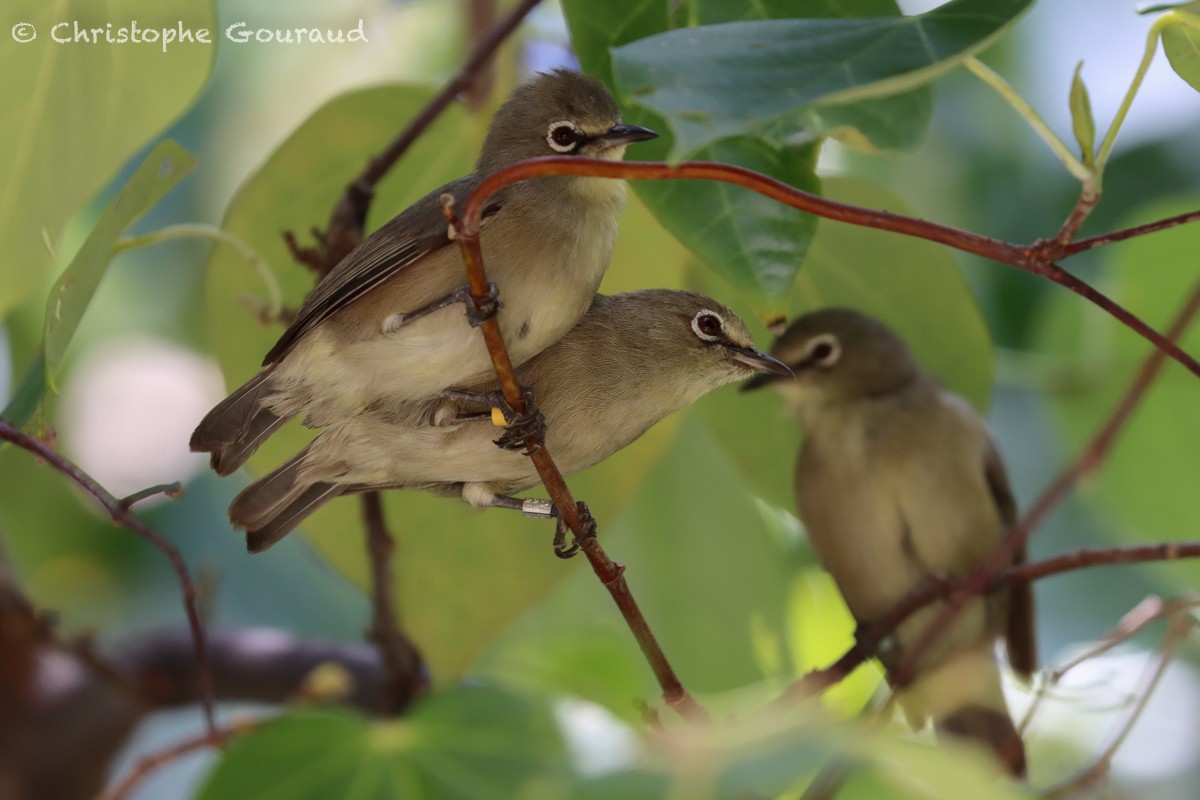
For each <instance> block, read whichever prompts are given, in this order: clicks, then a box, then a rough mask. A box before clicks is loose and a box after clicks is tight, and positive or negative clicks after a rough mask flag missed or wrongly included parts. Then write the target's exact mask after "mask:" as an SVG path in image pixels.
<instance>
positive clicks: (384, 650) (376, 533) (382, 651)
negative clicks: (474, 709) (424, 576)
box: [362, 492, 429, 713]
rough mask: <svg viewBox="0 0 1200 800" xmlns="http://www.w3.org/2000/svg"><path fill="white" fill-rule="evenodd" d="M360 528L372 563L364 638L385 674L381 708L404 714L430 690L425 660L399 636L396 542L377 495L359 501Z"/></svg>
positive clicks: (412, 645)
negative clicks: (394, 560) (394, 579)
mask: <svg viewBox="0 0 1200 800" xmlns="http://www.w3.org/2000/svg"><path fill="white" fill-rule="evenodd" d="M362 512H363V524H364V525H365V527H366V529H367V553H368V554H369V555H370V558H369V559H368V560H369V561H370V563H371V607H372V609H373V611H372V617H371V628H370V630H369V631H368V632H367V637H368V638H369V639H370V640H371V641H372V642H374V643H375V646H376V647H377V648H379V655H380V656H381V657H382V659H383V667H384V672H385V674H386V681H385V686H384V687H383V697H382V699H383V706H384V708H386V709H387V710H389V711H390V712H392V713H400V712H401V711H403V710H404V709H405V708H406V707H407V706H408V704H409V703H411V702H412V701H413V699H414V698H415V697H416V696H417V695H419V694H421V693H422V692H423V691H424V690H425V689H427V688H428V687H429V678H428V675H427V674H426V671H425V664H424V660H423V659H422V658H421V653H420V651H418V650H417V647H416V645H415V644H413V643H412V642H411V641H410V640H409V639H408V637H406V636H405V635H404V634H403V633H401V632H400V623H399V621H398V620H397V619H396V605H395V596H394V593H393V591H392V573H391V565H392V553H393V551H394V550H395V549H396V542H395V540H394V539H392V536H391V534H390V533H388V530H387V524H386V523H385V522H384V519H383V502H382V500H381V499H380V497H379V492H367V493H366V494H364V495H363V497H362Z"/></svg>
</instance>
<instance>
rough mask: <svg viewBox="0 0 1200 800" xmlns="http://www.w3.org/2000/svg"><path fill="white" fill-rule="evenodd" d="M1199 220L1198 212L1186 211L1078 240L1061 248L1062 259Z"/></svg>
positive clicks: (1199, 213) (1199, 214) (1199, 212)
mask: <svg viewBox="0 0 1200 800" xmlns="http://www.w3.org/2000/svg"><path fill="white" fill-rule="evenodd" d="M1197 220H1200V211H1188V212H1187V213H1186V214H1177V215H1175V216H1173V217H1167V218H1166V219H1159V220H1155V221H1154V222H1147V223H1146V224H1145V225H1135V226H1134V227H1132V228H1124V229H1122V230H1119V231H1112V232H1111V233H1102V234H1100V235H1099V236H1091V237H1088V238H1087V239H1079V240H1077V241H1074V242H1072V243H1071V244H1069V245H1067V246H1066V247H1064V248H1063V252H1062V256H1061V257H1062V258H1068V257H1070V256H1073V255H1075V254H1076V253H1082V252H1083V251H1085V250H1091V249H1092V248H1095V247H1101V246H1103V245H1106V244H1113V243H1115V242H1123V241H1125V240H1126V239H1132V238H1133V237H1135V236H1145V235H1146V234H1148V233H1157V232H1158V231H1162V230H1166V229H1167V228H1175V227H1178V226H1179V225H1186V224H1187V223H1189V222H1196V221H1197Z"/></svg>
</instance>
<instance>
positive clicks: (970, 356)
mask: <svg viewBox="0 0 1200 800" xmlns="http://www.w3.org/2000/svg"><path fill="white" fill-rule="evenodd" d="M826 192H827V194H828V195H829V196H830V197H833V198H835V199H838V200H841V201H842V202H847V203H853V204H856V205H862V206H867V207H871V208H887V209H890V210H892V211H899V212H901V213H903V211H904V208H905V204H904V202H903V201H902V200H901V199H900V198H899V197H897V196H896V195H894V194H892V193H891V192H890V191H888V190H886V189H883V188H882V187H878V186H874V185H872V184H869V183H866V182H864V181H859V180H855V179H849V178H838V179H831V180H828V181H827V182H826ZM699 288H701V289H704V290H709V291H711V292H712V293H714V294H716V295H717V296H718V297H721V296H723V295H722V293H721V290H720V288H719V287H715V286H712V285H711V281H709V282H704V281H701V282H700V283H699ZM789 301H790V305H791V307H792V308H796V309H802V310H813V309H817V308H821V307H824V306H831V305H843V306H849V307H851V308H856V309H858V310H860V311H863V312H864V313H867V314H871V315H872V316H876V317H879V318H880V319H882V320H883V321H884V322H886V323H887V324H889V325H890V326H892V327H893V328H894V329H895V330H896V331H897V332H898V333H899V334H900V335H901V336H903V337H904V339H905V341H907V342H908V344H909V346H910V347H911V348H912V349H913V352H914V353H915V354H916V356H917V360H918V361H920V362H921V364H922V365H923V366H924V367H925V368H926V369H928V370H929V371H930V372H932V373H933V374H934V375H936V376H938V378H940V379H941V380H942V382H943V383H944V384H945V385H946V386H947V387H948V388H950V389H951V390H953V391H955V392H958V393H959V394H961V395H963V396H964V397H966V398H967V399H968V400H969V401H970V402H971V403H972V404H974V405H975V406H976V407H977V408H984V407H986V405H987V400H988V396H989V394H990V392H991V385H992V374H993V363H992V347H991V340H990V338H989V336H988V331H987V326H986V325H985V324H984V322H983V318H982V316H981V315H980V312H979V307H978V305H977V304H976V302H975V298H974V296H973V295H972V294H971V291H970V289H969V288H968V286H967V284H966V282H965V281H964V280H963V277H962V274H961V273H960V272H959V269H958V266H957V264H956V263H955V261H954V258H953V257H952V256H951V255H950V253H949V252H948V251H947V250H946V248H944V247H942V246H940V245H936V244H933V243H931V242H926V241H922V240H919V239H913V238H909V237H905V236H899V235H897V234H892V233H886V232H883V231H876V230H871V229H869V228H860V227H857V226H850V225H822V226H821V228H820V229H819V230H818V232H817V237H816V239H815V240H814V241H813V245H812V248H811V249H810V252H809V259H808V263H807V264H806V266H805V269H804V272H803V273H801V275H800V279H799V280H798V282H797V285H796V288H795V289H794V291H793V293H792V294H791V296H790V297H789ZM734 310H735V311H736V310H738V309H737V307H736V306H735V308H734ZM759 341H760V343H763V344H765V342H763V340H762V339H759ZM698 408H699V410H700V412H701V414H702V416H703V418H704V420H705V423H706V424H707V425H708V427H709V429H710V430H711V431H713V432H714V434H715V435H716V437H717V440H718V441H719V442H720V443H721V445H722V447H723V449H724V450H725V452H726V453H727V454H728V455H729V457H730V458H732V459H733V461H734V463H736V464H737V465H738V466H739V468H740V469H741V471H742V472H743V474H744V475H745V476H746V478H747V482H748V485H749V486H750V488H751V491H753V492H754V493H755V494H757V495H758V496H759V497H762V498H763V499H765V500H767V501H768V502H771V503H774V504H775V505H778V506H780V507H782V508H788V509H791V508H794V505H793V503H794V501H793V497H792V470H793V465H794V463H795V457H796V452H797V450H798V448H799V443H800V430H799V426H798V425H797V424H796V422H795V420H794V419H793V418H792V416H791V415H790V414H788V413H787V412H786V411H785V410H784V407H783V404H782V401H781V400H780V399H779V398H778V397H777V396H776V395H775V393H774V392H771V391H765V390H760V391H757V392H750V393H748V394H740V395H729V394H720V393H718V394H716V395H715V396H714V397H712V398H711V399H710V401H709V402H706V403H702V404H701V405H700V406H699V407H698Z"/></svg>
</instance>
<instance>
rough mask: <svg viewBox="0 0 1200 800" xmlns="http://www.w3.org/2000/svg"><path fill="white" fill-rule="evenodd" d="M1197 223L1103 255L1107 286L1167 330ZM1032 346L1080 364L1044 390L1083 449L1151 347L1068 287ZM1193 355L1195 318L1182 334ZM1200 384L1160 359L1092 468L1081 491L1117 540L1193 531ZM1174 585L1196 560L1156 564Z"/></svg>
mask: <svg viewBox="0 0 1200 800" xmlns="http://www.w3.org/2000/svg"><path fill="white" fill-rule="evenodd" d="M1198 203H1200V197H1197V196H1190V197H1185V198H1177V199H1175V200H1170V201H1164V202H1159V203H1155V204H1154V205H1153V206H1152V207H1150V208H1146V209H1144V210H1142V211H1140V212H1139V213H1137V214H1136V215H1135V216H1134V217H1132V218H1131V219H1126V220H1123V221H1122V224H1120V225H1119V226H1118V227H1120V228H1124V227H1127V226H1132V225H1138V224H1142V223H1145V222H1149V221H1152V220H1158V219H1163V218H1165V217H1169V216H1172V215H1174V214H1179V213H1183V212H1185V211H1189V210H1191V209H1194V208H1196V206H1197V204H1198ZM1196 252H1200V227H1197V226H1196V225H1183V226H1180V227H1176V228H1170V229H1168V230H1164V231H1161V232H1159V233H1155V234H1153V235H1151V236H1143V237H1138V238H1136V239H1131V240H1129V241H1127V242H1123V243H1121V244H1118V245H1115V246H1113V247H1112V248H1110V249H1108V250H1106V251H1105V252H1104V253H1103V254H1102V255H1103V257H1104V262H1105V265H1106V266H1107V267H1108V270H1107V273H1106V276H1107V278H1106V281H1105V285H1104V288H1105V291H1106V292H1107V293H1108V294H1109V296H1111V297H1113V298H1115V299H1116V300H1117V301H1118V302H1120V303H1121V304H1122V305H1124V306H1125V307H1126V308H1128V309H1129V310H1130V311H1132V312H1133V313H1135V314H1137V315H1138V316H1139V317H1141V318H1142V319H1144V320H1145V321H1146V322H1147V323H1149V324H1150V325H1153V326H1154V327H1155V328H1157V329H1158V330H1164V331H1165V330H1166V329H1167V327H1168V326H1169V324H1170V322H1171V320H1172V319H1173V318H1174V316H1175V315H1176V314H1177V313H1178V311H1179V307H1180V306H1181V305H1182V303H1183V300H1184V298H1185V297H1187V295H1188V294H1189V293H1190V292H1191V291H1192V290H1193V289H1194V287H1195V284H1196V280H1197V272H1196V263H1195V260H1194V259H1193V258H1190V257H1189V254H1192V253H1196ZM1040 323H1041V324H1040V325H1039V328H1038V330H1039V337H1038V344H1039V346H1040V347H1042V348H1045V349H1047V350H1049V351H1051V352H1053V353H1057V354H1060V355H1062V356H1063V357H1064V362H1065V363H1066V364H1073V365H1078V366H1079V367H1083V368H1084V369H1085V370H1086V372H1085V378H1086V379H1085V380H1082V381H1081V380H1077V379H1076V380H1063V381H1060V382H1058V383H1057V384H1056V385H1055V387H1054V394H1053V396H1052V399H1053V403H1054V408H1055V410H1056V411H1057V412H1058V418H1059V421H1060V423H1061V429H1062V431H1063V433H1064V436H1065V437H1066V439H1067V442H1068V444H1069V446H1070V450H1068V453H1071V452H1074V450H1075V449H1077V448H1078V447H1080V446H1082V445H1083V443H1084V442H1085V441H1087V440H1088V439H1089V438H1090V437H1092V436H1093V435H1095V433H1096V430H1097V429H1098V428H1099V427H1100V425H1101V424H1102V423H1103V422H1104V420H1106V419H1107V418H1108V416H1109V414H1111V413H1112V410H1113V408H1114V407H1115V405H1116V403H1117V401H1118V398H1119V397H1120V396H1121V395H1122V394H1123V393H1124V392H1125V390H1126V389H1127V387H1128V386H1129V384H1130V381H1132V380H1133V376H1134V373H1135V371H1136V370H1137V369H1138V366H1139V365H1140V363H1141V362H1142V361H1143V359H1145V358H1146V356H1147V355H1148V354H1149V352H1150V350H1149V345H1147V344H1146V342H1145V341H1144V340H1143V339H1141V338H1140V337H1138V336H1137V335H1135V334H1133V333H1131V332H1130V331H1129V330H1128V329H1127V328H1125V327H1124V326H1123V325H1121V324H1120V323H1118V322H1116V321H1115V320H1113V319H1112V318H1111V317H1109V316H1107V315H1106V314H1104V313H1103V312H1101V311H1099V310H1097V309H1095V308H1094V307H1092V306H1090V305H1089V304H1087V303H1083V302H1080V301H1079V298H1077V297H1075V296H1074V295H1071V294H1069V293H1066V292H1061V293H1055V295H1054V296H1053V297H1052V298H1050V302H1048V303H1047V304H1046V305H1045V307H1044V309H1043V312H1042V315H1041V319H1040ZM1180 346H1181V347H1183V349H1184V350H1186V351H1187V352H1189V353H1192V354H1197V353H1200V325H1198V324H1196V323H1193V324H1192V326H1191V328H1190V329H1189V330H1188V332H1187V333H1186V334H1185V335H1184V337H1183V338H1182V339H1181V340H1180ZM1197 408H1200V381H1197V380H1196V378H1195V376H1194V375H1191V374H1190V373H1188V372H1187V371H1186V370H1184V369H1183V368H1182V367H1180V366H1179V365H1178V364H1176V363H1174V362H1172V361H1170V360H1168V361H1167V363H1166V364H1165V365H1164V366H1163V370H1162V374H1161V375H1160V376H1159V378H1158V380H1157V381H1156V382H1155V384H1154V385H1153V386H1152V387H1151V388H1150V390H1149V392H1148V393H1147V394H1146V396H1145V398H1144V399H1143V400H1142V403H1141V405H1140V406H1139V407H1138V408H1137V410H1136V411H1135V412H1134V415H1133V417H1132V418H1131V419H1130V420H1129V422H1128V423H1127V424H1126V425H1125V427H1124V429H1123V430H1122V431H1121V434H1120V438H1119V439H1118V440H1117V443H1116V446H1115V447H1114V448H1113V449H1112V450H1111V451H1110V452H1109V454H1108V457H1107V459H1106V460H1105V461H1104V464H1103V465H1102V467H1101V470H1100V472H1099V474H1098V475H1097V476H1096V477H1095V478H1094V479H1091V480H1088V481H1087V482H1086V483H1085V484H1083V485H1082V486H1081V487H1080V489H1079V492H1080V494H1081V495H1083V496H1084V497H1086V498H1088V499H1089V500H1091V501H1092V502H1094V503H1096V504H1098V505H1099V506H1100V507H1101V508H1102V509H1104V511H1106V512H1108V513H1106V514H1105V516H1106V517H1109V518H1113V519H1116V520H1117V521H1119V522H1120V523H1122V525H1108V526H1100V525H1098V526H1097V534H1098V535H1099V534H1100V533H1101V532H1102V531H1113V532H1115V533H1116V534H1117V535H1119V536H1120V538H1121V539H1122V540H1123V541H1128V540H1134V541H1159V540H1169V539H1191V538H1195V536H1196V531H1197V530H1198V529H1200V506H1197V504H1196V502H1195V490H1196V476H1197V475H1200V428H1198V427H1197V413H1196V410H1197ZM1161 573H1162V574H1163V575H1166V576H1170V577H1172V578H1173V579H1174V580H1176V581H1177V585H1179V586H1180V587H1181V588H1182V587H1185V586H1187V587H1190V586H1194V585H1195V582H1196V580H1197V579H1198V578H1200V566H1197V564H1196V562H1193V561H1178V562H1172V563H1170V564H1167V565H1163V566H1162V567H1161Z"/></svg>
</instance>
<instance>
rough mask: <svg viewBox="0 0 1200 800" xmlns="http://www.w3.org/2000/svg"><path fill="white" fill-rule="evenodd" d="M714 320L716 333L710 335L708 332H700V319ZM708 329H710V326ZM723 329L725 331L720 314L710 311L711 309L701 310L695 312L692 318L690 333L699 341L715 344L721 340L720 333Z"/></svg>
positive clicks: (723, 321)
mask: <svg viewBox="0 0 1200 800" xmlns="http://www.w3.org/2000/svg"><path fill="white" fill-rule="evenodd" d="M714 318H715V319H716V321H717V332H716V333H711V332H708V331H704V330H701V328H700V320H702V319H703V320H707V319H714ZM709 327H711V325H710V326H709ZM724 329H725V320H724V319H723V318H722V317H721V315H720V314H718V313H717V312H715V311H712V310H711V309H707V308H702V309H700V310H699V311H697V312H696V315H695V316H694V317H692V333H694V334H696V336H698V337H699V338H700V339H702V340H704V341H706V342H715V341H717V340H719V339H720V338H721V337H720V332H721V331H723V330H724Z"/></svg>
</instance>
